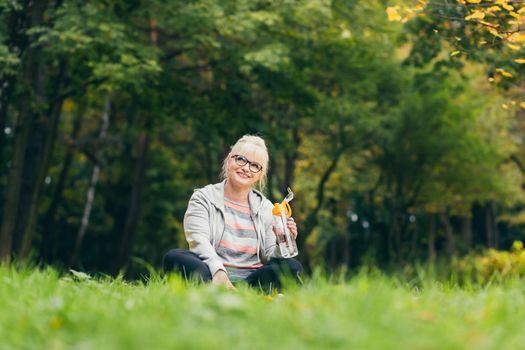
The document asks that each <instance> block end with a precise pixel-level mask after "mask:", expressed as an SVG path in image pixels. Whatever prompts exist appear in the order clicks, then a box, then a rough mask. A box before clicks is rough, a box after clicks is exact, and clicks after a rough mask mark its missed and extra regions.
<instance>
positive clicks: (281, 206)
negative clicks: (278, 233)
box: [272, 201, 292, 217]
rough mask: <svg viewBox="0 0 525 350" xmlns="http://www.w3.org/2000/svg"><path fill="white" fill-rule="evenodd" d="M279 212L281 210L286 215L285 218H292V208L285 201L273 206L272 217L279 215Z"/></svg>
mask: <svg viewBox="0 0 525 350" xmlns="http://www.w3.org/2000/svg"><path fill="white" fill-rule="evenodd" d="M281 210H283V211H284V212H285V213H286V216H287V217H291V216H292V208H291V207H290V204H288V202H287V201H283V202H282V203H274V204H273V208H272V214H273V215H281Z"/></svg>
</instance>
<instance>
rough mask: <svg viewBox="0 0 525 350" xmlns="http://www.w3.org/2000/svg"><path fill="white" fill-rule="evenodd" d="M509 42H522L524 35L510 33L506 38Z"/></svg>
mask: <svg viewBox="0 0 525 350" xmlns="http://www.w3.org/2000/svg"><path fill="white" fill-rule="evenodd" d="M507 40H508V41H510V42H511V43H522V42H525V35H524V34H521V33H512V34H511V35H510V36H509V37H508V38H507Z"/></svg>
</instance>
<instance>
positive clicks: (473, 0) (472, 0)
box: [467, 0, 481, 4]
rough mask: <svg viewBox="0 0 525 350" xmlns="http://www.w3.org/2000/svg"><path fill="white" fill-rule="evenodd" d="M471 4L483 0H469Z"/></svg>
mask: <svg viewBox="0 0 525 350" xmlns="http://www.w3.org/2000/svg"><path fill="white" fill-rule="evenodd" d="M467 2H468V3H469V4H479V3H480V2H481V0H467Z"/></svg>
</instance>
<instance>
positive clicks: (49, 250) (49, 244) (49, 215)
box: [41, 105, 85, 263]
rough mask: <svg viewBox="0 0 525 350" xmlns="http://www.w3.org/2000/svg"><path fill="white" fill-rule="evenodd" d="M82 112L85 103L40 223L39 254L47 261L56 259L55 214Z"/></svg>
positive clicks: (70, 160) (82, 115) (60, 200)
mask: <svg viewBox="0 0 525 350" xmlns="http://www.w3.org/2000/svg"><path fill="white" fill-rule="evenodd" d="M84 113H85V105H81V106H79V109H78V113H77V116H76V119H75V122H74V124H73V130H72V131H71V137H70V139H69V140H68V145H67V151H66V155H65V157H64V161H63V163H62V170H61V171H60V175H59V176H58V180H57V184H56V186H55V191H54V193H53V198H52V200H51V204H50V205H49V208H48V209H47V212H46V215H45V218H44V222H43V225H42V226H43V228H42V234H43V237H42V247H41V255H42V258H43V259H44V261H47V262H48V263H50V262H52V261H53V260H54V259H56V254H57V247H58V241H59V234H58V233H57V232H56V229H55V216H56V212H57V210H58V207H59V205H60V204H61V202H62V195H63V192H64V187H65V184H66V180H67V177H68V174H69V170H70V168H71V164H72V163H73V156H74V153H75V142H76V141H77V139H78V136H79V134H80V130H81V128H82V123H83V120H84Z"/></svg>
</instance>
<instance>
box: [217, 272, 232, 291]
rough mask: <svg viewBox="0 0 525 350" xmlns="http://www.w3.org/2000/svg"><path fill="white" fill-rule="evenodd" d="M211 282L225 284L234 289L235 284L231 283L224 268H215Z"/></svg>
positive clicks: (219, 284)
mask: <svg viewBox="0 0 525 350" xmlns="http://www.w3.org/2000/svg"><path fill="white" fill-rule="evenodd" d="M212 283H213V284H214V285H216V286H225V287H226V288H227V289H232V290H235V289H236V288H235V286H234V285H233V284H232V283H231V281H230V279H229V278H228V275H227V274H226V271H224V270H217V272H215V275H213V280H212Z"/></svg>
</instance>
